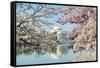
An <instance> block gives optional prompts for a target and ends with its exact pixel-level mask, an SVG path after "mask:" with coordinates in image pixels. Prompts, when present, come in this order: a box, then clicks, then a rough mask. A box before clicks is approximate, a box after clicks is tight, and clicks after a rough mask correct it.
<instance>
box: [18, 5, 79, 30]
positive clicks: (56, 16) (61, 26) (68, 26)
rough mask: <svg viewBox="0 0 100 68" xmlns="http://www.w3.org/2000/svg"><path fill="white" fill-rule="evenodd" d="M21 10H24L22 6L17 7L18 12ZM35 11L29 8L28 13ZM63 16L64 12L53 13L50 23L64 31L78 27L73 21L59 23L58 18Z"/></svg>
mask: <svg viewBox="0 0 100 68" xmlns="http://www.w3.org/2000/svg"><path fill="white" fill-rule="evenodd" d="M33 6H34V8H36V6H37V4H33ZM48 7H54V8H57V7H63V6H62V5H60V6H59V5H48ZM19 10H22V8H19V7H18V8H17V10H16V12H18V11H19ZM32 12H33V11H32V10H29V11H28V13H32ZM62 16H63V14H62V13H59V14H57V15H53V16H52V17H51V18H49V19H48V22H50V23H53V24H54V25H53V27H59V28H61V29H62V30H64V31H71V30H72V29H73V28H74V27H77V26H78V25H77V24H71V23H66V24H64V25H61V24H60V23H57V20H58V19H59V18H61V17H62Z"/></svg>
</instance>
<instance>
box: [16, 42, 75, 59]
mask: <svg viewBox="0 0 100 68" xmlns="http://www.w3.org/2000/svg"><path fill="white" fill-rule="evenodd" d="M72 47H73V45H72V44H67V43H66V44H58V45H57V46H55V47H49V48H42V47H40V46H32V45H22V46H20V45H19V46H18V45H17V46H16V49H17V55H18V56H19V55H22V54H24V55H32V54H34V53H35V54H37V55H40V56H41V55H45V54H48V56H50V57H51V58H53V59H57V58H60V57H63V56H65V55H67V54H68V51H69V49H71V48H72Z"/></svg>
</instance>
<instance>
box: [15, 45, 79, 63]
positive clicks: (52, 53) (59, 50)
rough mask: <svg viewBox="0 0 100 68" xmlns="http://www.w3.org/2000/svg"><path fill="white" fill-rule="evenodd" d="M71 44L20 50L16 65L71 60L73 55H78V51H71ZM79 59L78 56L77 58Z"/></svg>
mask: <svg viewBox="0 0 100 68" xmlns="http://www.w3.org/2000/svg"><path fill="white" fill-rule="evenodd" d="M72 47H73V45H72V44H60V45H58V46H57V47H55V48H48V49H47V50H45V49H40V50H35V51H34V50H33V51H32V50H31V51H30V50H28V51H24V52H23V51H22V52H21V53H20V54H18V55H17V58H16V64H17V65H30V64H47V63H63V62H72V61H73V56H78V57H79V56H80V53H73V51H72ZM78 59H79V58H78Z"/></svg>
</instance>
